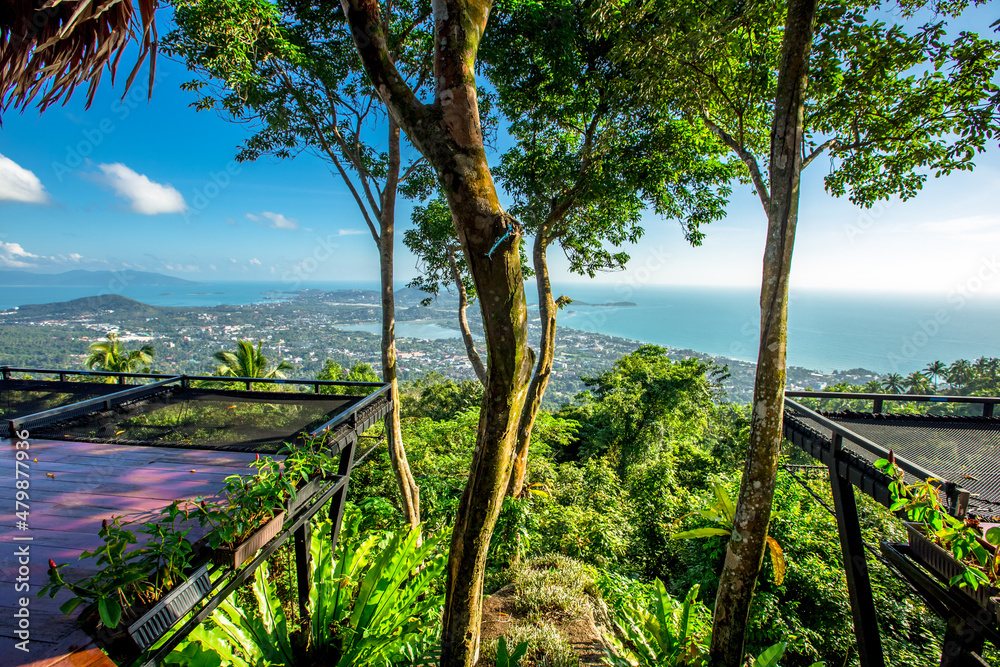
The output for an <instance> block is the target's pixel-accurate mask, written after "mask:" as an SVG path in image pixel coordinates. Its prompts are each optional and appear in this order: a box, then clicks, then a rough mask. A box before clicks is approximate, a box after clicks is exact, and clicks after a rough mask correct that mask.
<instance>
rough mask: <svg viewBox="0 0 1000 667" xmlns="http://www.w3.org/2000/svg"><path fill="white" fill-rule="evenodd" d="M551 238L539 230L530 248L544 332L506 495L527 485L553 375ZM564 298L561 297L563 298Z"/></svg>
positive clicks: (556, 306)
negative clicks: (530, 458)
mask: <svg viewBox="0 0 1000 667" xmlns="http://www.w3.org/2000/svg"><path fill="white" fill-rule="evenodd" d="M549 242H550V239H549V237H548V234H547V232H546V231H545V230H544V229H540V230H538V233H537V234H536V235H535V242H534V244H533V245H532V249H531V261H532V264H533V265H534V268H535V284H536V286H537V287H538V315H539V318H540V319H541V323H542V333H541V337H540V339H539V345H538V361H537V363H536V364H535V372H534V375H532V377H531V384H529V385H528V396H527V398H525V401H524V409H522V410H521V419H520V422H519V423H518V427H517V447H516V449H515V451H514V463H513V466H512V467H511V471H510V482H509V483H508V485H507V495H508V496H513V497H517V496H519V495H520V494H521V489H522V487H523V486H524V476H525V474H526V472H527V469H528V448H529V445H530V443H531V431H532V430H533V429H534V428H535V419H536V418H537V417H538V410H539V409H540V408H541V407H542V396H544V395H545V388H546V387H548V385H549V378H550V377H551V376H552V360H553V359H554V358H555V354H556V314H557V313H558V312H559V302H557V301H556V300H553V298H552V281H551V280H550V279H549V265H548V261H547V259H546V256H545V253H546V251H547V250H548V246H549ZM562 299H563V297H559V301H562Z"/></svg>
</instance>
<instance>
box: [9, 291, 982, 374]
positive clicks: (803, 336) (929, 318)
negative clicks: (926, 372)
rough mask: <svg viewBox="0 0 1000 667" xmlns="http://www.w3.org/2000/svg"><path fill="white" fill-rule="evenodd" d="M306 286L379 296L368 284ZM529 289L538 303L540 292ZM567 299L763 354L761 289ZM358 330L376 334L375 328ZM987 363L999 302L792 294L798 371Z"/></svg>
mask: <svg viewBox="0 0 1000 667" xmlns="http://www.w3.org/2000/svg"><path fill="white" fill-rule="evenodd" d="M298 287H301V288H311V289H327V290H336V289H370V290H374V289H377V288H378V286H377V284H375V283H363V282H352V283H345V282H317V283H310V284H302V285H299V286H298ZM400 287H402V286H400ZM526 287H527V293H528V295H529V297H528V301H529V303H531V302H533V301H534V299H533V298H532V296H531V295H532V293H533V288H534V285H533V284H528V285H527V286H526ZM115 292H116V293H118V294H121V295H122V296H126V297H129V298H132V299H136V300H138V301H142V302H144V303H148V304H151V305H157V306H188V307H199V306H202V307H209V306H216V305H222V304H234V305H235V304H250V303H262V302H267V301H284V300H288V299H291V298H294V294H293V293H291V292H290V291H288V287H287V286H284V285H282V284H281V283H280V282H278V283H268V282H218V283H206V284H198V285H174V286H169V287H165V286H159V287H148V286H127V287H125V288H122V289H120V290H115ZM101 293H108V291H107V290H105V291H103V292H102V290H101V289H100V288H94V287H83V286H67V287H63V286H44V287H34V286H33V287H3V288H0V308H12V307H15V306H20V305H24V304H29V303H52V302H57V301H68V300H70V299H75V298H79V297H84V296H94V295H97V294H101ZM560 294H565V295H566V296H568V297H570V298H572V299H574V303H572V304H570V305H569V306H567V307H566V308H564V309H563V310H562V311H561V312H560V314H559V324H560V325H561V326H566V327H572V328H574V329H580V330H583V331H589V332H595V333H602V334H608V335H612V336H620V337H623V338H629V339H633V340H636V341H641V342H645V343H655V344H658V345H664V346H667V347H674V348H681V349H692V350H695V351H698V352H704V353H706V354H710V355H713V356H720V357H727V358H732V359H740V360H743V361H753V360H754V359H755V358H756V356H757V340H758V329H759V320H760V311H759V307H758V295H759V292H758V290H756V289H750V288H709V287H686V286H685V287H681V286H654V285H641V286H636V285H628V284H618V285H606V284H595V283H568V284H563V285H556V295H557V296H558V295H560ZM352 328H353V329H361V330H371V331H372V332H377V330H378V329H377V326H376V327H374V328H372V326H371V325H356V326H353V327H352ZM397 334H398V335H399V336H407V337H416V338H443V337H456V336H458V332H457V331H454V330H453V329H450V328H448V327H447V326H441V325H440V324H433V323H427V322H400V323H398V324H397ZM980 356H993V357H997V356H1000V298H997V297H988V296H983V295H978V296H977V295H965V296H963V295H958V294H951V295H944V294H942V295H912V294H904V295H899V294H894V295H890V294H861V293H835V292H818V291H816V292H813V291H793V292H792V295H791V298H790V304H789V319H788V363H789V364H790V365H794V366H802V367H804V368H809V369H812V370H816V371H822V372H831V371H833V370H847V369H851V368H865V369H868V370H870V371H875V372H878V373H892V372H898V373H903V374H905V373H909V372H911V371H914V370H919V369H921V368H923V367H925V366H926V365H927V363H929V362H931V361H935V360H940V361H944V362H945V363H950V362H951V361H954V360H955V359H959V358H965V359H975V358H978V357H980Z"/></svg>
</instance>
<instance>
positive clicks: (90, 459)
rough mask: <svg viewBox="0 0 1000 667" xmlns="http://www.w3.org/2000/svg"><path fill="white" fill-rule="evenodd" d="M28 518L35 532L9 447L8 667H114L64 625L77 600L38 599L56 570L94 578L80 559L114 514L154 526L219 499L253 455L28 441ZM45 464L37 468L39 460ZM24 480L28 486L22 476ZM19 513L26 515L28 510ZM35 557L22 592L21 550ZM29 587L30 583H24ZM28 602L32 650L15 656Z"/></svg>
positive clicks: (4, 627)
mask: <svg viewBox="0 0 1000 667" xmlns="http://www.w3.org/2000/svg"><path fill="white" fill-rule="evenodd" d="M29 442H30V445H31V446H30V449H29V450H28V451H29V452H30V456H29V458H28V462H29V464H30V478H29V481H30V489H28V493H29V500H28V503H29V505H30V510H29V511H30V516H29V519H28V528H27V530H22V529H19V527H18V525H17V523H18V518H17V517H16V516H15V514H14V512H15V493H16V491H17V489H16V488H15V478H14V470H15V450H14V446H13V444H12V443H11V441H10V440H7V439H5V440H3V442H2V445H0V447H2V451H3V466H2V469H3V470H4V471H5V473H4V475H3V478H2V480H0V494H2V495H3V498H4V500H3V502H2V503H0V506H2V507H3V508H5V510H4V512H5V514H6V516H5V517H4V518H3V520H2V521H0V590H3V594H2V595H0V619H2V620H0V642H3V643H2V648H0V667H22V666H25V665H30V666H31V667H55V666H56V665H60V666H64V665H65V666H69V665H73V666H74V667H98V666H101V665H112V664H113V663H111V662H110V661H109V660H108V659H107V658H106V657H105V656H104V654H103V653H102V652H101V651H99V650H98V649H96V648H94V647H93V645H91V644H90V640H89V638H88V637H87V636H86V635H85V634H84V633H83V632H82V631H81V630H79V629H78V628H77V627H76V625H75V619H70V618H67V617H65V616H64V615H63V614H62V613H61V612H60V611H59V605H60V604H62V603H63V602H64V601H65V600H66V599H68V598H69V597H70V595H69V594H68V593H66V592H65V591H63V592H62V593H61V594H60V595H58V596H56V598H55V599H54V600H53V599H51V598H48V597H44V598H39V597H38V591H39V590H40V589H41V588H42V586H44V585H45V583H46V582H47V581H48V577H47V574H46V572H47V570H48V562H49V559H50V558H51V559H52V560H54V561H55V562H56V563H71V565H70V566H68V567H65V568H63V570H62V572H63V574H64V576H65V577H66V578H67V579H73V578H77V577H80V576H87V575H88V574H90V573H91V572H93V570H94V568H93V565H92V562H91V561H79V560H78V559H79V557H80V553H81V552H83V551H84V550H86V549H93V548H95V547H97V546H99V545H100V544H101V540H100V538H99V537H98V535H97V532H98V530H99V529H100V527H101V520H102V519H106V518H110V517H111V516H112V515H121V514H124V515H128V516H129V517H130V518H139V519H145V518H152V517H154V516H155V515H156V514H157V512H158V510H160V509H161V508H163V507H165V506H166V505H168V504H170V502H171V501H173V500H177V499H183V498H192V497H194V496H198V495H203V496H214V495H215V494H217V493H218V492H219V491H220V490H221V488H222V486H223V480H224V479H225V478H226V477H227V476H229V475H232V474H239V473H246V472H247V465H248V463H249V462H250V461H252V460H253V459H254V455H253V454H242V453H235V452H214V451H208V450H193V449H167V448H161V447H133V446H123V445H109V444H91V443H76V442H59V441H52V440H29ZM35 459H37V463H36V462H35ZM22 479H23V478H22ZM20 509H22V510H23V509H24V508H23V507H21V508H20ZM24 546H27V547H28V550H29V554H30V556H29V561H30V562H29V564H28V569H29V572H28V582H27V583H28V584H29V590H30V592H28V593H24V592H16V591H15V586H16V585H17V581H18V577H19V567H20V566H21V564H20V563H19V562H18V556H17V555H16V554H17V553H18V550H19V549H21V547H24ZM22 581H23V580H22ZM20 597H28V598H29V599H30V603H29V607H28V608H29V610H30V614H31V616H30V628H29V631H30V633H31V634H30V642H29V644H28V647H29V649H30V650H29V652H27V653H25V652H22V651H20V650H17V649H16V648H15V644H16V643H19V642H20V641H21V639H20V638H17V635H16V633H15V630H17V626H16V625H15V622H16V619H15V618H14V616H13V614H14V611H15V610H16V609H17V608H18V607H17V604H18V599H19V598H20Z"/></svg>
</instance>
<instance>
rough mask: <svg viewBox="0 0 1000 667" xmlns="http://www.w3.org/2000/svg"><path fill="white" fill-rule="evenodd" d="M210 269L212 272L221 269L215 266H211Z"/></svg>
mask: <svg viewBox="0 0 1000 667" xmlns="http://www.w3.org/2000/svg"><path fill="white" fill-rule="evenodd" d="M208 268H209V269H211V270H212V271H218V270H219V267H217V266H216V265H215V264H209V265H208Z"/></svg>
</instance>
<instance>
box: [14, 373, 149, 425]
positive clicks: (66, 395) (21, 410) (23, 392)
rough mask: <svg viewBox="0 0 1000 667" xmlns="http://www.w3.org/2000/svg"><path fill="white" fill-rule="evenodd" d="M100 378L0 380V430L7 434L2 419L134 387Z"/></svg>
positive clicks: (22, 415)
mask: <svg viewBox="0 0 1000 667" xmlns="http://www.w3.org/2000/svg"><path fill="white" fill-rule="evenodd" d="M137 386H138V385H132V384H108V383H103V382H60V381H58V380H5V381H4V382H2V383H0V420H2V421H3V422H4V423H3V424H2V427H0V430H2V432H3V435H7V424H6V421H7V420H10V419H14V418H16V417H24V416H25V415H33V414H35V413H38V412H44V411H46V410H51V409H52V408H58V407H61V406H63V405H68V404H70V403H77V402H79V401H85V400H87V399H89V398H97V397H98V396H107V395H109V394H115V393H118V392H120V391H124V390H126V389H129V388H132V387H137Z"/></svg>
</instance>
